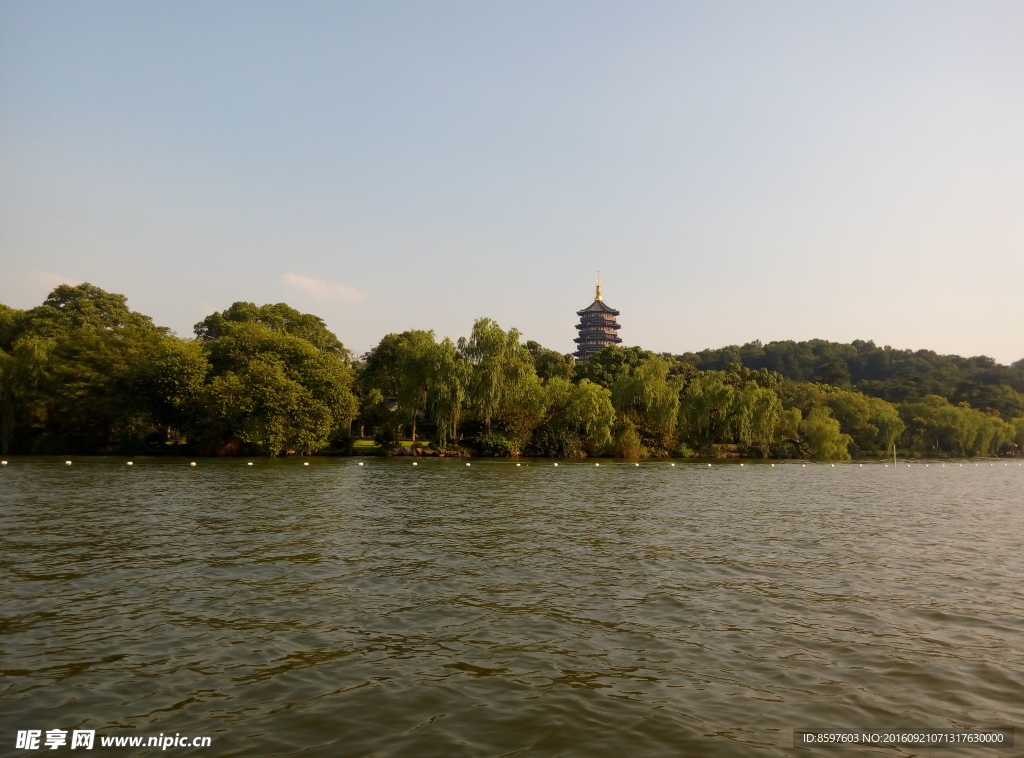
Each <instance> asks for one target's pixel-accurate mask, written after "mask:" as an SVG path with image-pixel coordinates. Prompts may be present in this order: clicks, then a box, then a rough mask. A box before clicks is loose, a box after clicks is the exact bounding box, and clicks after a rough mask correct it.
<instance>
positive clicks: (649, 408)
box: [611, 356, 683, 450]
mask: <svg viewBox="0 0 1024 758" xmlns="http://www.w3.org/2000/svg"><path fill="white" fill-rule="evenodd" d="M669 371H670V365H669V362H668V361H667V360H665V359H664V358H661V357H659V356H650V357H648V358H645V359H644V360H642V361H641V362H640V363H639V365H637V366H635V367H627V368H625V369H624V370H623V371H621V373H619V376H618V378H617V379H616V380H615V382H614V384H613V385H612V388H611V390H612V393H611V394H612V404H613V405H614V406H615V410H616V411H618V412H619V415H620V417H621V419H622V421H623V422H624V424H626V428H627V429H628V428H630V427H632V428H635V429H636V430H637V431H638V432H639V434H640V439H641V442H642V443H643V444H644V446H646V447H648V448H652V449H659V450H667V449H669V448H671V447H672V439H673V436H674V433H675V429H676V424H677V422H678V415H679V391H680V389H681V386H682V382H683V380H682V377H680V376H670V374H669Z"/></svg>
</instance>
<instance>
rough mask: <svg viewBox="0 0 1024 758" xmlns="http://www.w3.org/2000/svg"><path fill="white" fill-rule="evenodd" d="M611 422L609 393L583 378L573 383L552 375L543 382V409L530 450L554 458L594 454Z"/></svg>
mask: <svg viewBox="0 0 1024 758" xmlns="http://www.w3.org/2000/svg"><path fill="white" fill-rule="evenodd" d="M614 421H615V408H614V406H613V405H612V399H611V391H609V390H607V389H605V388H604V387H602V386H601V385H599V384H594V383H593V382H590V381H589V380H587V379H583V380H582V381H580V383H579V384H573V383H572V382H570V381H569V380H568V379H566V378H564V377H560V376H554V377H551V378H550V379H548V380H547V382H545V383H544V409H543V412H542V414H541V418H540V423H539V425H538V426H537V428H536V429H535V430H534V431H533V437H532V440H531V444H530V449H531V450H532V452H534V453H536V454H538V455H549V456H554V457H558V458H576V457H583V456H585V455H587V454H593V453H598V452H600V451H601V449H602V448H603V447H604V445H605V444H606V443H607V442H608V439H609V437H610V429H611V426H612V424H613V423H614Z"/></svg>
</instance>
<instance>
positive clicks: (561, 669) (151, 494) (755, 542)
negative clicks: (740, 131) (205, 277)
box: [0, 458, 1024, 758]
mask: <svg viewBox="0 0 1024 758" xmlns="http://www.w3.org/2000/svg"><path fill="white" fill-rule="evenodd" d="M63 460H64V459H59V460H58V459H52V458H14V459H10V463H9V464H8V465H7V466H4V467H2V468H0V539H2V569H0V570H2V574H3V584H2V586H3V587H4V591H3V596H2V599H0V603H2V623H3V627H2V631H3V635H2V650H0V661H2V668H3V672H4V683H3V702H2V711H3V713H2V715H0V723H2V725H3V730H2V734H0V739H2V740H3V744H5V745H7V746H10V747H13V746H14V744H15V743H14V740H15V732H16V731H17V730H28V729H39V730H42V732H43V733H44V734H45V732H46V730H49V729H55V728H59V729H62V730H74V729H84V730H95V731H96V732H97V735H120V736H125V735H127V736H132V735H143V736H145V737H149V736H154V735H157V734H164V735H175V734H178V735H188V736H190V737H191V736H195V735H203V736H208V737H210V738H211V739H212V745H211V746H210V747H207V748H194V749H193V748H184V747H172V748H170V749H169V750H168V751H167V753H166V754H177V755H206V756H213V755H216V756H222V755H224V756H227V755H254V756H292V755H303V756H320V755H323V756H371V755H372V756H505V755H523V756H556V755H561V756H581V757H582V756H588V757H589V756H615V757H616V758H619V757H621V756H686V755H695V756H748V755H749V756H776V755H779V756H781V755H813V754H821V755H825V756H840V755H858V756H865V755H890V756H891V755H894V754H896V755H901V754H902V755H911V754H921V753H920V751H918V752H916V753H915V752H914V751H903V752H900V751H895V750H883V749H872V748H851V749H835V748H832V749H825V748H822V749H818V750H802V749H801V750H798V749H795V748H793V747H792V740H793V736H792V734H793V730H794V729H795V728H810V727H814V728H874V729H896V728H899V729H909V728H918V727H928V728H933V729H934V728H944V729H953V728H974V727H997V726H1011V727H1014V726H1015V727H1020V726H1022V725H1024V684H1022V683H1024V673H1022V672H1024V551H1022V545H1024V467H1022V466H1021V465H1020V464H1019V463H1018V462H1016V461H1014V462H1010V463H1007V462H1005V461H1002V460H1001V461H984V462H981V461H979V462H978V465H975V462H974V461H970V462H968V461H952V462H951V461H945V462H938V461H931V462H928V465H925V463H924V462H915V463H914V464H913V465H911V466H909V467H908V466H906V465H905V464H901V465H900V466H899V467H894V466H893V465H892V462H891V461H890V462H889V464H888V465H887V466H885V465H883V464H882V463H874V462H872V463H865V464H864V465H863V466H861V465H858V464H857V463H852V464H851V463H843V464H836V465H835V466H831V465H829V464H807V465H806V466H805V465H801V464H800V463H777V465H775V466H774V467H772V466H770V465H769V464H767V463H753V462H748V463H747V464H746V465H744V466H740V465H738V464H736V463H729V464H726V463H722V464H717V463H716V464H715V465H713V466H710V467H709V466H707V465H706V463H690V462H682V461H680V462H676V465H675V466H671V465H670V464H669V463H668V462H665V461H642V462H641V465H640V466H635V465H633V463H632V462H624V461H607V460H602V461H600V464H601V465H600V466H595V465H594V461H593V460H589V461H560V462H559V465H558V466H557V467H556V466H553V465H552V461H545V460H522V461H519V463H520V464H521V465H519V466H516V462H515V461H508V460H479V459H475V460H473V461H472V465H471V466H466V465H465V463H466V461H465V459H419V460H418V465H416V466H413V465H412V463H411V460H410V459H408V458H400V459H381V458H370V459H360V460H363V461H364V462H365V465H363V466H359V465H357V459H354V458H343V459H325V458H309V459H305V460H306V461H307V462H308V463H309V465H308V466H304V465H303V463H302V461H301V460H300V459H297V458H289V459H278V460H261V459H254V465H252V466H248V465H246V460H239V459H232V460H226V459H218V460H209V459H196V460H197V464H198V465H197V466H195V467H192V466H190V465H189V460H188V459H184V460H182V459H134V461H135V462H134V465H133V466H130V467H129V466H126V465H125V459H113V458H110V459H103V458H95V459H87V458H75V459H73V461H74V463H73V465H71V466H65V465H64V462H63ZM943 464H945V465H943ZM961 464H962V465H961ZM96 739H97V748H99V742H98V740H99V736H97V738H96ZM1021 740H1024V736H1022V735H1021V734H1020V733H1018V734H1017V741H1018V742H1017V747H1016V748H1014V749H1005V748H1004V749H986V750H983V751H981V752H982V754H984V755H986V756H988V755H991V756H998V755H1011V754H1015V755H1020V754H1024V748H1022V747H1021V745H1024V742H1021ZM66 749H68V748H67V747H63V748H62V750H66ZM1014 750H1016V751H1017V752H1014ZM105 752H111V753H112V754H117V755H155V754H158V753H160V754H163V753H162V751H160V750H159V749H156V748H149V749H146V748H137V749H132V748H119V749H116V750H115V749H113V748H111V749H109V751H105ZM976 752H977V751H975V753H974V754H976ZM19 753H20V754H31V753H26V752H25V751H19ZM61 754H63V753H61ZM926 754H931V753H926ZM941 754H948V755H963V754H966V753H965V751H956V750H954V751H952V752H950V751H941Z"/></svg>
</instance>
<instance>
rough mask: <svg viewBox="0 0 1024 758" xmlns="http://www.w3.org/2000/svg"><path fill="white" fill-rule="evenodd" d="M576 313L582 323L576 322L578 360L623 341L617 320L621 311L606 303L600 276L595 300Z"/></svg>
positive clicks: (585, 358)
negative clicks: (602, 295) (578, 333)
mask: <svg viewBox="0 0 1024 758" xmlns="http://www.w3.org/2000/svg"><path fill="white" fill-rule="evenodd" d="M576 314H577V315H578V316H579V317H580V323H578V324H576V328H577V329H578V330H579V332H580V336H579V337H577V338H576V339H574V340H573V342H575V343H576V344H577V345H578V347H577V348H576V352H575V353H573V355H575V356H576V360H578V361H585V360H587V359H588V358H589V357H590V356H592V355H593V354H594V353H596V352H597V351H598V350H600V349H601V348H603V347H608V346H609V345H617V344H619V343H620V342H622V340H621V339H620V338H619V335H618V331H619V329H621V328H622V327H620V326H619V324H618V322H617V321H616V320H615V317H616V316H618V315H619V312H618V311H617V310H615V309H614V308H609V307H608V306H607V305H605V304H604V299H603V298H602V297H601V279H600V278H598V280H597V294H596V295H595V296H594V302H592V303H591V304H590V305H588V306H587V307H586V308H584V309H583V310H582V311H576Z"/></svg>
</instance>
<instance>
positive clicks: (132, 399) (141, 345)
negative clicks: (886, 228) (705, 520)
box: [0, 284, 1024, 460]
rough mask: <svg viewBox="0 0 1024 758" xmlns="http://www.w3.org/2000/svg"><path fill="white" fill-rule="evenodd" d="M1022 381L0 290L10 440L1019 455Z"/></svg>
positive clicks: (106, 450)
mask: <svg viewBox="0 0 1024 758" xmlns="http://www.w3.org/2000/svg"><path fill="white" fill-rule="evenodd" d="M1022 393H1024V360H1021V361H1017V362H1016V363H1014V364H1013V365H1011V366H1003V365H1000V364H998V363H996V362H995V361H994V360H992V359H991V358H987V357H984V356H981V357H973V358H961V357H959V356H943V355H938V354H936V353H934V352H931V351H927V350H919V351H916V352H915V351H910V350H896V349H893V348H890V347H888V346H886V347H878V346H877V345H875V344H874V343H872V342H862V341H856V342H853V343H850V344H842V343H834V342H827V341H824V340H812V341H808V342H790V341H786V342H773V343H769V344H766V345H762V344H761V343H759V342H753V343H748V344H746V345H743V346H740V347H738V346H730V347H726V348H722V349H718V350H705V351H703V352H700V353H686V354H683V355H669V354H665V353H662V354H655V353H653V352H651V351H647V350H643V349H641V348H638V347H625V348H622V347H616V346H612V347H607V348H605V349H603V350H602V351H600V352H599V353H598V354H596V355H595V356H594V357H592V358H591V359H590V360H589V361H586V362H576V361H574V359H573V358H572V356H571V355H566V354H562V353H559V352H557V351H554V350H549V349H546V348H544V347H542V346H541V345H539V344H537V343H536V342H533V341H523V339H522V336H521V335H520V334H519V332H518V331H516V330H515V329H509V330H504V329H502V328H501V327H500V326H499V325H498V324H496V323H495V322H494V321H492V320H490V319H487V318H481V319H478V320H477V321H476V322H475V323H474V324H473V328H472V331H471V333H470V335H469V337H467V338H461V339H459V340H458V341H453V340H451V339H448V338H444V339H440V340H439V339H437V338H436V336H435V335H434V333H433V332H432V331H422V330H411V331H407V332H402V333H401V334H388V335H386V336H385V337H384V338H383V339H381V341H380V342H379V343H378V344H377V346H376V347H374V348H373V349H372V350H370V351H369V352H368V353H367V354H365V355H363V356H362V357H360V358H355V357H353V356H352V354H351V353H350V352H349V351H348V350H347V349H346V348H345V347H344V345H343V344H342V343H341V341H340V340H339V339H338V338H337V336H336V335H334V334H333V333H332V332H331V331H330V330H328V329H327V327H326V326H325V325H324V322H323V321H322V320H321V319H320V318H318V317H317V316H314V315H311V314H307V313H300V312H299V311H297V310H295V309H293V308H291V307H289V306H287V305H285V304H283V303H279V304H276V305H263V306H257V305H254V304H252V303H244V302H239V303H235V304H233V305H232V306H231V307H229V308H227V309H226V310H224V311H222V312H217V313H213V314H212V315H210V316H207V317H206V318H205V319H203V320H202V321H201V322H200V323H198V324H196V327H195V337H194V338H192V339H182V338H179V337H177V336H175V335H173V334H172V333H171V332H170V330H169V329H166V328H162V327H158V326H156V325H155V324H154V323H153V321H152V319H151V318H149V317H148V316H144V315H142V314H140V313H137V312H135V311H132V310H130V309H129V308H128V306H127V301H126V298H125V297H124V296H123V295H117V294H113V293H109V292H105V291H104V290H102V289H100V288H99V287H96V286H93V285H91V284H80V285H76V286H71V285H61V286H59V287H57V288H56V289H54V290H53V292H51V293H50V295H49V297H47V298H46V300H45V301H44V302H43V303H42V304H41V305H39V306H37V307H35V308H32V309H29V310H17V309H14V308H10V307H8V306H5V305H3V304H0V448H2V451H3V453H4V454H8V453H14V454H18V453H22V454H29V453H30V454H58V453H60V454H71V453H77V454H114V453H119V454H130V455H138V454H160V453H168V454H174V453H178V454H181V453H190V454H200V455H268V456H276V455H284V454H289V453H298V454H316V453H321V454H336V455H345V454H353V453H356V452H359V451H360V450H363V451H367V450H373V451H376V452H380V453H382V454H398V453H404V454H433V455H478V456H548V457H585V456H613V457H621V458H642V457H681V458H682V457H723V456H742V457H761V458H804V459H816V460H846V459H849V458H851V457H871V456H883V455H887V454H890V453H891V451H892V446H893V445H894V444H895V445H896V446H897V447H898V448H899V449H900V451H901V454H902V455H920V456H991V455H1019V454H1020V451H1021V448H1022V447H1024V394H1022ZM369 439H372V441H373V447H372V448H366V447H363V446H364V445H365V444H366V442H367V440H369ZM403 441H404V443H403Z"/></svg>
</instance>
